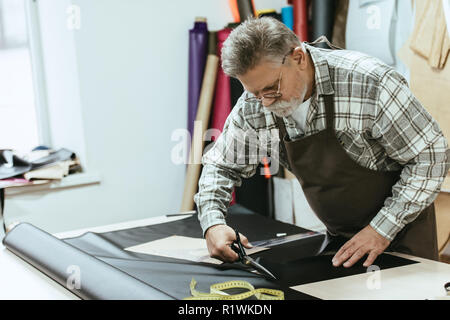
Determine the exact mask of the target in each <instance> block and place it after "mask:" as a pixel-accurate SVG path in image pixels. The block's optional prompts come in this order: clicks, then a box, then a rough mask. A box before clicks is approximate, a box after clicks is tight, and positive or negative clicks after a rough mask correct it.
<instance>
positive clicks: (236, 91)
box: [230, 78, 244, 108]
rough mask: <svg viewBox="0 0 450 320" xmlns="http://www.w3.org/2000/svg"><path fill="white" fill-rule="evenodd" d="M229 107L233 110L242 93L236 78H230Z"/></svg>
mask: <svg viewBox="0 0 450 320" xmlns="http://www.w3.org/2000/svg"><path fill="white" fill-rule="evenodd" d="M230 92H231V107H232V108H234V106H235V105H236V103H237V102H238V100H239V98H240V97H241V95H242V94H243V93H244V87H243V86H242V83H241V82H240V81H239V80H238V79H236V78H230Z"/></svg>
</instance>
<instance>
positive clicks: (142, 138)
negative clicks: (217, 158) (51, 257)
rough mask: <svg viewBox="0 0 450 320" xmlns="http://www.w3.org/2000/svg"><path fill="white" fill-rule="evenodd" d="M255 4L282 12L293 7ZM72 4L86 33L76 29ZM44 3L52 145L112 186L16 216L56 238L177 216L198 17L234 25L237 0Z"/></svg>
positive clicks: (27, 207) (31, 205)
mask: <svg viewBox="0 0 450 320" xmlns="http://www.w3.org/2000/svg"><path fill="white" fill-rule="evenodd" d="M255 3H256V6H257V8H264V7H274V8H275V9H278V10H279V9H280V8H281V6H282V5H284V4H285V3H286V1H281V0H264V1H263V0H260V1H258V0H256V1H255ZM71 4H73V5H76V6H79V8H80V14H81V15H80V18H81V20H80V22H81V24H80V29H79V30H69V29H68V28H67V19H68V13H67V12H66V10H67V8H68V7H69V5H71ZM38 6H39V8H38V9H39V16H40V29H41V30H40V31H41V37H42V39H41V40H42V47H43V60H44V69H45V71H46V79H45V82H46V83H45V85H46V87H47V91H48V97H47V100H48V111H49V117H50V127H51V135H52V141H53V143H54V146H55V147H58V146H65V147H69V148H72V149H74V150H75V151H76V152H78V153H79V154H81V156H82V158H83V164H84V165H85V168H86V169H87V171H88V172H95V173H99V174H100V175H101V177H102V181H101V183H100V184H99V185H91V186H88V187H79V188H70V189H64V190H58V191H52V192H51V193H50V194H39V195H33V196H31V195H27V196H24V197H23V198H21V199H20V201H16V202H15V203H14V202H12V203H11V204H10V208H13V209H14V210H13V209H11V210H10V211H14V212H19V213H20V215H21V216H26V218H23V220H27V221H30V222H34V223H36V224H38V225H40V226H41V227H43V228H45V229H47V230H49V231H50V232H57V231H64V230H70V229H76V228H81V227H85V226H95V225H101V224H108V223H115V222H119V221H125V220H131V219H140V218H145V217H150V216H156V215H161V214H165V213H172V212H177V211H178V210H179V207H180V204H181V197H182V192H183V187H184V173H185V167H184V166H183V165H175V164H173V163H172V162H171V159H170V155H171V149H172V147H173V146H174V145H175V144H176V142H173V141H171V134H172V131H173V130H175V129H178V128H185V127H186V121H187V88H188V83H187V78H188V74H187V72H188V67H187V62H188V30H189V29H190V28H192V26H193V21H194V19H195V17H196V16H204V17H207V19H208V25H209V29H210V30H218V29H221V28H223V27H224V26H225V25H226V24H227V23H228V22H231V21H232V14H231V11H230V9H229V7H228V0H191V1H185V0H171V1H155V0H73V1H70V0H59V1H54V0H39V1H38ZM6 209H7V208H6ZM5 213H6V214H8V212H5ZM9 220H14V219H13V218H10V219H9Z"/></svg>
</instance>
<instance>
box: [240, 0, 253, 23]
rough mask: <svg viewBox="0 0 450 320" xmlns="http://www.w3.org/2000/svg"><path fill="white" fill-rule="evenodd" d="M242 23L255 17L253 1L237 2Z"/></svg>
mask: <svg viewBox="0 0 450 320" xmlns="http://www.w3.org/2000/svg"><path fill="white" fill-rule="evenodd" d="M237 7H238V10H239V16H240V21H241V22H243V21H245V20H247V18H248V17H253V16H255V7H254V5H253V1H252V0H237Z"/></svg>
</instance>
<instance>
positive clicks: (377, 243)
mask: <svg viewBox="0 0 450 320" xmlns="http://www.w3.org/2000/svg"><path fill="white" fill-rule="evenodd" d="M390 243H391V242H390V241H389V240H387V239H386V238H384V237H383V236H382V235H380V234H379V233H378V232H376V231H375V230H374V229H373V228H372V227H371V226H370V225H368V226H367V227H365V228H364V229H362V230H361V231H360V232H358V233H357V234H355V235H354V236H353V238H351V239H350V240H348V241H347V242H346V243H345V244H344V245H343V246H342V247H341V248H340V249H339V251H338V252H337V253H336V254H335V255H334V257H333V260H332V262H333V266H335V267H338V266H340V265H341V264H342V263H344V267H346V268H348V267H351V266H353V265H354V264H355V263H356V262H357V261H358V260H359V259H361V258H362V257H364V256H365V255H366V254H368V255H369V256H368V257H367V259H366V261H365V262H364V264H363V265H364V267H369V266H370V265H372V264H373V262H374V261H375V259H376V258H377V257H378V256H379V255H380V254H381V253H383V251H384V250H385V249H386V248H387V247H388V246H389V244H390Z"/></svg>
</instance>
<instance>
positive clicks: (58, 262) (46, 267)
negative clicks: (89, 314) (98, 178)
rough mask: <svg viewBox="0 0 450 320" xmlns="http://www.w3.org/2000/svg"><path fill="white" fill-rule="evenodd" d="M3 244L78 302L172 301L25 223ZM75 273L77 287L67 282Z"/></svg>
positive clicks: (123, 273)
mask: <svg viewBox="0 0 450 320" xmlns="http://www.w3.org/2000/svg"><path fill="white" fill-rule="evenodd" d="M3 244H4V245H5V246H6V248H8V249H9V250H10V251H12V252H13V253H14V254H16V255H17V256H19V257H20V258H22V259H23V260H25V261H27V262H28V263H30V264H31V265H33V266H34V267H35V268H36V269H38V270H39V271H41V272H43V273H45V274H46V275H47V276H49V277H50V278H52V279H53V280H55V281H57V282H58V283H59V284H61V285H62V286H64V287H66V288H67V289H68V290H70V291H71V292H72V293H74V294H75V295H77V296H79V297H80V298H82V299H108V300H109V299H120V300H125V299H132V300H142V299H152V300H153V299H157V300H168V299H173V297H171V296H169V295H167V294H165V293H163V292H162V291H160V290H158V289H156V288H154V287H152V286H150V285H148V284H145V283H144V282H142V281H141V280H138V279H136V278H134V277H132V276H130V275H128V274H127V273H125V272H123V271H120V270H119V269H117V268H115V267H113V266H111V265H110V264H107V263H105V262H103V261H101V260H99V259H97V258H95V257H94V256H92V255H90V254H87V253H85V252H83V251H81V250H80V249H78V248H76V247H73V246H71V245H69V244H67V243H65V242H64V241H62V240H59V239H57V238H55V237H54V236H52V235H50V234H48V233H46V232H44V231H42V230H40V229H39V228H37V227H35V226H33V225H31V224H28V223H21V224H19V225H17V226H16V227H14V228H13V229H12V230H11V231H10V232H8V233H7V234H6V236H5V237H4V239H3ZM76 270H78V271H79V273H78V276H79V278H78V281H79V282H78V283H79V285H77V282H75V283H71V282H70V281H71V279H70V276H71V275H75V273H73V272H74V271H76ZM68 284H71V285H68Z"/></svg>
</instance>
